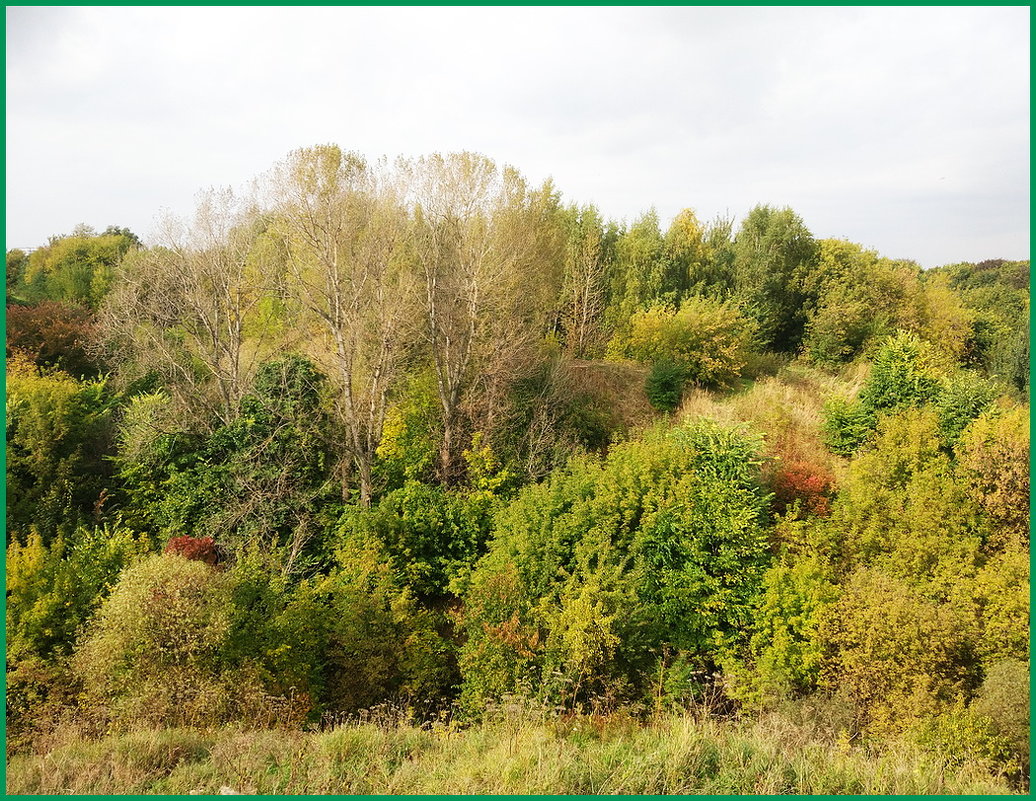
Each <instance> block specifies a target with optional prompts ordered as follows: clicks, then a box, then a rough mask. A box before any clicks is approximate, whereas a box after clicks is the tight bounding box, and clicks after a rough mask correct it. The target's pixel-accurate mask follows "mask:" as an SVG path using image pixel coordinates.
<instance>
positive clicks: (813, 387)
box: [677, 363, 865, 476]
mask: <svg viewBox="0 0 1036 801" xmlns="http://www.w3.org/2000/svg"><path fill="white" fill-rule="evenodd" d="M864 369H865V368H864V367H860V366H850V367H849V368H846V370H845V371H843V372H842V373H840V374H831V373H827V372H824V371H821V370H817V369H814V368H811V367H809V366H806V365H803V364H800V363H793V364H791V365H789V366H787V367H785V368H784V369H782V370H781V371H780V372H779V373H778V374H777V375H775V376H766V377H763V378H760V379H759V380H758V381H756V382H754V383H752V384H750V385H749V386H747V387H745V388H742V389H741V390H739V391H737V392H733V393H716V392H709V391H707V390H702V389H698V390H692V391H691V392H689V393H687V394H686V395H685V397H684V400H683V403H682V404H681V405H680V408H679V410H678V411H677V419H687V418H691V417H708V418H711V419H714V420H719V421H722V422H728V423H735V422H738V423H748V424H749V425H751V427H752V428H753V429H755V430H756V431H758V432H760V433H762V434H763V436H764V438H765V442H766V451H767V455H768V456H770V457H774V458H778V459H785V460H791V459H794V460H800V461H804V462H809V463H810V464H814V465H817V466H818V467H825V468H826V469H827V470H828V471H829V472H831V473H832V474H834V475H835V476H838V475H840V473H841V472H842V470H843V468H844V462H843V460H841V459H839V458H838V457H837V456H834V455H833V454H831V453H830V452H829V451H828V450H827V448H825V447H824V444H823V437H822V432H821V427H822V425H823V421H824V418H823V407H824V403H825V401H827V400H828V399H829V398H831V397H833V396H836V395H851V394H854V393H855V392H857V391H858V390H859V388H860V385H861V384H862V382H863V378H864V372H863V370H864Z"/></svg>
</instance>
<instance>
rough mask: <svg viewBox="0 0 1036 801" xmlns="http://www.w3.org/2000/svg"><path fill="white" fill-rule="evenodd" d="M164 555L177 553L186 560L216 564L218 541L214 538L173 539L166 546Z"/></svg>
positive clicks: (183, 537) (187, 537) (185, 536)
mask: <svg viewBox="0 0 1036 801" xmlns="http://www.w3.org/2000/svg"><path fill="white" fill-rule="evenodd" d="M164 553H175V554H179V555H180V556H182V557H183V558H184V559H193V560H194V561H196V562H204V563H205V564H207V565H215V564H216V541H215V540H213V539H212V537H190V536H187V535H186V534H185V535H184V536H182V537H173V538H172V539H171V540H169V542H168V543H167V544H166V546H165V551H164Z"/></svg>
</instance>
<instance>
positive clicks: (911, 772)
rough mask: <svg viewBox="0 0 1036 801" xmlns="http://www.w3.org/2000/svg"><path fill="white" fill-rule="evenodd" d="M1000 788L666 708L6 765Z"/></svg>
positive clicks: (510, 790) (108, 781)
mask: <svg viewBox="0 0 1036 801" xmlns="http://www.w3.org/2000/svg"><path fill="white" fill-rule="evenodd" d="M224 786H227V787H230V788H233V789H234V790H236V791H238V792H241V793H263V794H329V793H345V794H381V793H401V794H412V793H422V794H436V793H440V794H441V793H479V794H487V793H488V794H492V793H495V794H526V793H536V794H556V793H565V794H610V793H624V794H625V793H642V794H701V793H705V794H744V793H757V794H775V793H792V794H802V793H809V794H825V793H831V794H836V793H837V794H841V793H853V794H861V793H862V794H901V793H902V794H962V793H966V794H994V793H1008V792H1010V790H1009V788H1008V786H1007V784H1006V783H1005V782H1004V781H1002V780H1000V779H998V778H995V777H991V776H989V775H987V774H983V773H982V772H981V771H980V770H978V769H977V768H969V767H968V766H963V767H957V768H951V767H950V766H948V765H946V764H944V763H943V762H942V761H941V760H940V759H939V758H938V757H936V756H934V755H931V754H924V753H921V752H918V751H916V750H912V749H909V748H905V747H903V748H894V749H886V750H884V751H883V752H881V753H877V752H871V751H869V750H867V749H864V748H861V747H850V746H848V745H847V744H845V743H838V742H826V743H825V742H822V741H817V740H812V741H811V740H810V739H809V738H808V737H804V736H803V733H802V732H801V731H798V730H795V729H794V728H793V727H792V728H789V727H788V726H783V727H782V726H781V725H779V723H777V722H775V721H772V720H771V721H769V722H767V721H766V720H765V719H764V720H763V721H761V722H758V723H755V724H736V723H726V722H719V721H715V720H710V719H706V720H697V721H696V720H694V719H692V718H688V717H671V718H667V719H664V720H660V721H657V722H655V723H652V724H641V723H638V722H636V721H634V720H631V719H629V718H625V717H611V718H571V719H564V718H562V719H554V720H548V721H542V720H541V721H538V722H537V721H535V720H530V719H528V718H524V717H523V716H521V715H516V716H513V717H511V718H510V719H505V720H503V721H498V722H495V723H485V724H482V725H478V726H474V727H471V728H465V729H460V728H456V727H452V726H445V725H442V726H433V727H431V728H430V729H427V728H426V729H422V728H417V727H411V726H396V725H376V724H373V723H365V724H355V725H347V726H342V727H340V728H337V729H334V730H331V731H327V732H320V733H304V732H298V731H284V730H265V731H244V730H240V729H233V728H223V729H218V730H215V731H208V732H196V731H191V730H183V729H180V730H164V731H156V732H138V733H133V734H126V735H122V736H114V737H108V738H105V739H102V740H97V741H84V740H80V739H75V738H72V739H70V740H69V741H67V742H65V743H64V744H62V745H58V746H55V747H54V748H53V749H52V750H50V751H49V752H47V753H43V754H31V755H29V754H20V755H15V756H13V757H12V758H10V760H9V762H8V766H7V792H8V793H9V794H28V793H48V794H67V793H72V794H123V793H135V794H147V793H169V794H189V793H192V792H193V793H202V794H210V793H219V791H220V789H221V788H222V787H224Z"/></svg>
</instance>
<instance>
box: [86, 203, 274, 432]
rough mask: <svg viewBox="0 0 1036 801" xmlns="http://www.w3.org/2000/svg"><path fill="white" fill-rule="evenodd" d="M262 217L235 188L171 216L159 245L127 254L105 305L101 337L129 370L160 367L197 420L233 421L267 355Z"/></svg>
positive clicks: (267, 329) (135, 371) (102, 309)
mask: <svg viewBox="0 0 1036 801" xmlns="http://www.w3.org/2000/svg"><path fill="white" fill-rule="evenodd" d="M261 238H262V223H261V221H260V219H259V217H258V215H257V214H256V212H255V210H254V207H253V206H251V205H250V204H248V203H247V202H245V201H243V200H242V199H240V198H238V197H236V196H235V195H234V193H233V192H232V191H231V190H229V189H212V190H209V191H207V192H204V193H202V195H201V196H200V199H199V203H198V206H197V210H196V212H195V214H194V217H193V218H192V219H191V220H188V221H185V220H182V219H179V218H176V217H168V218H167V219H166V220H165V221H164V223H163V226H162V233H161V242H162V245H160V246H158V247H155V248H152V249H150V250H138V251H132V252H130V253H129V254H128V255H127V257H126V258H125V259H124V260H123V261H122V263H121V264H120V266H119V268H118V274H117V279H116V280H115V282H114V284H113V289H112V292H111V293H110V294H109V295H108V296H107V298H106V299H105V302H104V304H103V306H102V308H101V310H100V314H99V323H100V328H101V337H102V340H103V341H104V342H105V344H106V349H107V351H108V354H109V355H110V356H111V357H112V358H113V359H114V361H115V363H116V365H117V366H119V367H122V368H123V369H124V370H125V372H127V373H129V374H137V375H139V374H141V373H145V372H147V371H148V370H155V371H157V372H158V373H159V374H160V375H162V376H163V378H165V379H166V383H167V386H168V387H169V389H170V391H171V392H172V393H173V394H174V395H175V396H176V397H177V398H178V400H179V401H180V403H181V405H182V406H183V407H185V409H186V410H187V411H188V412H189V413H190V414H191V416H192V417H193V418H195V421H201V420H205V419H207V420H209V421H210V422H213V423H214V422H219V423H223V424H226V423H228V422H230V421H231V420H232V419H233V417H234V416H235V414H236V413H237V409H238V403H239V401H240V399H241V397H242V396H243V394H244V393H245V392H246V391H247V389H248V386H249V383H250V381H251V378H252V376H253V375H254V373H255V370H256V367H257V366H258V364H259V363H261V361H262V360H263V359H264V358H266V356H267V355H268V354H269V351H270V333H271V332H270V330H269V327H268V326H267V325H266V324H265V323H264V321H263V319H262V315H261V314H260V304H261V302H262V300H263V297H264V290H265V289H266V286H267V274H268V266H269V265H268V263H267V257H266V255H265V254H264V252H263V248H262V247H261V246H260V241H261Z"/></svg>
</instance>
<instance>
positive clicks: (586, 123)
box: [6, 7, 1029, 267]
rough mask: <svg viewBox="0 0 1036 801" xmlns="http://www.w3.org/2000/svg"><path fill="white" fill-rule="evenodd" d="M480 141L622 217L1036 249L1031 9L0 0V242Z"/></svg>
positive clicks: (955, 256) (870, 239) (978, 251)
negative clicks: (359, 161) (316, 151)
mask: <svg viewBox="0 0 1036 801" xmlns="http://www.w3.org/2000/svg"><path fill="white" fill-rule="evenodd" d="M326 142H333V143H336V144H338V145H340V146H341V147H342V148H343V149H346V150H354V151H358V152H360V153H362V154H364V155H366V156H367V157H369V158H377V157H379V156H382V155H385V156H388V157H390V158H394V157H396V156H421V155H426V154H429V153H433V152H442V153H445V152H451V151H461V150H470V151H476V152H479V153H482V154H484V155H486V156H489V157H490V158H492V159H494V160H495V161H497V162H498V163H500V164H511V165H513V166H515V167H517V168H518V169H519V170H520V171H521V172H522V173H523V174H524V175H525V176H526V177H527V178H528V179H529V180H530V181H532V182H534V183H539V182H541V181H543V180H545V179H546V178H548V177H550V178H553V180H554V183H555V185H556V187H557V188H558V189H559V190H560V191H561V193H562V197H563V200H564V201H565V202H572V203H578V204H585V203H594V204H596V205H597V206H598V208H599V209H600V210H601V213H602V214H603V215H604V216H605V217H606V218H609V219H614V220H617V221H623V220H624V221H627V222H632V221H633V220H635V219H636V218H637V217H638V216H640V215H641V214H642V213H644V212H645V211H647V210H648V209H650V208H654V209H655V210H656V211H657V213H658V215H659V217H660V220H661V222H662V225H663V229H664V228H665V227H666V226H667V225H668V223H669V221H671V219H672V218H673V217H674V216H675V215H676V214H677V213H678V212H679V211H681V210H682V209H684V208H691V209H693V210H694V211H695V212H696V214H697V215H698V217H699V219H701V220H703V221H708V220H712V219H715V218H716V217H717V216H722V217H732V218H734V220H735V226H736V225H737V222H738V221H740V220H741V219H743V218H744V217H745V216H746V215H747V213H748V212H749V211H750V210H751V208H753V207H754V206H756V205H757V204H760V203H766V204H770V205H774V206H790V207H791V208H792V209H794V210H795V212H796V213H798V215H799V216H800V217H802V219H803V220H804V221H805V223H806V225H807V227H808V228H809V229H810V231H812V233H813V235H814V236H815V237H817V238H826V237H837V238H841V239H848V240H851V241H853V242H857V243H860V244H862V245H864V246H866V247H868V248H871V249H874V250H877V251H878V252H879V253H880V254H882V255H884V256H888V257H891V258H906V259H913V260H915V261H917V262H919V263H920V264H921V265H922V266H924V267H932V266H936V265H940V264H948V263H954V262H960V261H980V260H982V259H987V258H1006V259H1027V258H1029V8H1028V7H999V8H984V7H946V8H895V7H879V8H773V7H768V8H730V7H728V8H704V7H694V8H618V7H608V8H590V7H583V8H412V7H411V8H359V7H346V8H327V7H316V8H314V7H310V8H284V7H281V8H276V7H258V8H123V7H119V8H39V7H30V8H18V7H13V8H12V7H8V8H7V218H6V241H7V248H8V249H10V248H13V247H22V248H27V247H35V246H39V245H42V244H45V243H46V241H47V239H48V238H49V237H50V236H52V235H55V234H64V233H69V232H70V231H71V230H72V228H73V227H74V226H76V225H77V224H79V223H86V224H87V225H90V226H93V227H94V228H96V229H98V230H101V229H103V228H105V227H106V226H108V225H118V226H125V227H129V228H130V229H131V230H133V231H134V232H135V233H137V234H138V235H139V236H141V238H143V239H144V240H145V242H148V243H154V242H156V241H157V240H156V236H157V234H156V231H157V229H158V220H159V218H160V216H161V215H163V214H165V213H169V212H171V213H172V214H175V215H187V214H190V213H191V211H192V210H193V208H194V205H195V201H196V197H197V193H198V192H199V191H201V190H203V189H205V188H208V187H212V186H232V187H234V188H236V189H239V190H243V189H246V188H247V186H248V184H249V182H250V181H251V180H252V179H254V178H255V177H256V176H258V175H260V174H261V173H264V172H266V171H267V170H268V169H270V168H271V167H272V166H273V165H274V164H275V163H276V162H277V161H278V160H280V159H282V158H283V157H284V156H286V155H287V154H288V153H289V152H290V151H292V150H294V149H296V148H299V147H305V146H309V145H314V144H319V143H326Z"/></svg>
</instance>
